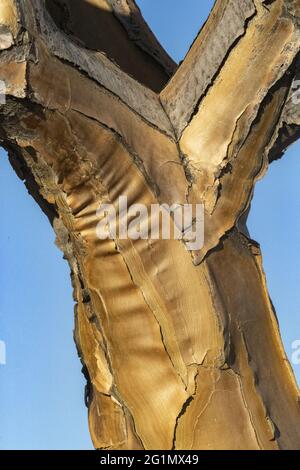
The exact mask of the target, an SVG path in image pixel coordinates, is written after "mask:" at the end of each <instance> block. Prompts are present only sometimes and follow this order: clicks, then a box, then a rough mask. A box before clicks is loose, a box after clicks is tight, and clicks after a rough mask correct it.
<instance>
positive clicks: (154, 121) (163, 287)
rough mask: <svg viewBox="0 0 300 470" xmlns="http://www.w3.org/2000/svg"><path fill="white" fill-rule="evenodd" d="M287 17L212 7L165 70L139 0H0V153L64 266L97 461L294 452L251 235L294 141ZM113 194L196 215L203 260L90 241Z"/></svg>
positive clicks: (179, 248) (295, 440)
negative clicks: (262, 182)
mask: <svg viewBox="0 0 300 470" xmlns="http://www.w3.org/2000/svg"><path fill="white" fill-rule="evenodd" d="M299 17H300V1H299V0H274V1H273V2H264V1H262V0H243V1H238V2H236V1H234V0H217V1H216V3H215V6H214V9H213V11H212V13H211V15H210V17H209V19H208V21H207V22H206V24H205V25H204V27H203V28H202V30H201V31H200V33H199V36H198V37H197V39H196V40H195V42H194V44H193V45H192V47H191V49H190V51H189V53H188V54H187V56H186V58H185V60H184V62H183V63H182V64H181V66H180V67H179V68H178V69H177V68H176V65H175V64H174V63H173V62H172V60H171V59H170V58H169V57H168V55H167V54H166V52H165V51H164V50H163V48H162V47H161V46H160V45H159V44H158V42H157V40H156V39H155V37H154V36H153V34H152V33H151V31H150V30H149V28H148V26H147V25H146V23H145V22H144V20H143V18H142V16H141V13H140V11H139V9H138V8H137V6H136V5H135V3H134V1H133V0H120V1H118V2H116V1H114V0H93V1H89V2H85V1H84V0H82V1H79V0H77V1H72V2H71V1H67V0H52V1H50V0H49V1H45V0H1V1H0V23H1V28H0V49H1V52H0V78H1V79H2V80H4V81H5V82H6V87H7V96H6V103H5V104H4V105H1V107H0V138H1V144H2V145H3V147H4V148H6V149H7V150H8V152H9V155H10V160H11V163H12V165H13V167H14V169H15V170H16V172H17V174H18V176H19V177H21V178H22V180H24V182H25V184H26V185H27V187H28V189H29V192H30V193H31V194H32V196H33V197H34V198H35V199H36V200H37V202H38V203H39V205H40V207H41V208H42V210H43V211H44V212H45V213H46V214H47V216H48V218H49V220H50V222H51V224H52V226H53V228H54V230H55V232H56V235H57V245H58V246H59V247H60V249H61V250H62V251H63V252H64V255H65V258H66V259H67V260H68V262H69V265H70V269H71V273H72V282H73V288H74V299H75V300H76V307H75V334H74V336H75V341H76V344H77V348H78V353H79V356H80V359H81V361H82V363H83V371H84V373H85V376H86V378H87V382H88V385H87V388H86V403H87V406H88V408H89V426H90V432H91V436H92V439H93V443H94V445H95V448H97V449H297V448H299V447H300V431H299V425H300V409H299V390H298V388H297V385H296V382H295V379H294V376H293V373H292V370H291V367H290V365H289V363H288V360H287V357H286V354H285V352H284V349H283V346H282V342H281V339H280V335H279V329H278V324H277V320H276V315H275V312H274V310H273V307H272V304H271V301H270V299H269V296H268V292H267V288H266V281H265V277H264V273H263V268H262V261H261V254H260V249H259V245H258V244H257V243H256V242H254V241H253V240H251V239H250V237H249V234H248V232H247V229H246V225H245V224H246V218H247V211H248V210H249V205H250V202H251V197H252V193H253V188H254V185H255V182H256V180H257V178H259V177H261V176H262V175H263V174H264V172H265V171H266V169H267V166H268V163H269V162H271V161H272V160H274V159H276V158H279V157H280V156H281V155H282V154H283V153H284V151H285V149H286V148H287V146H288V145H289V144H290V143H291V142H293V141H294V140H295V139H296V138H297V137H298V136H299V126H300V123H299V106H297V105H295V104H294V101H293V99H292V94H293V92H294V88H293V86H294V85H293V84H294V83H295V80H297V78H298V77H299V53H298V51H299V45H300V29H299ZM95 18H96V20H95ZM98 25H101V28H99V27H98ZM171 76H172V78H171V80H169V78H170V77H171ZM168 80H169V81H168ZM120 195H125V196H127V197H128V202H129V204H131V203H143V204H145V205H146V206H147V207H150V205H151V204H154V203H157V202H159V203H168V204H173V203H179V204H184V203H186V202H190V203H200V202H203V203H204V205H205V243H204V247H203V248H202V249H201V250H200V251H199V252H193V253H192V254H191V253H190V252H189V251H187V249H186V247H185V245H184V243H182V242H180V241H177V240H169V241H166V240H151V241H150V240H136V241H134V242H133V241H132V240H121V239H119V238H116V239H115V240H100V239H98V238H97V235H96V225H97V222H98V220H97V216H96V210H97V208H98V206H99V204H100V203H101V202H103V201H105V202H111V203H113V204H116V202H117V200H118V197H119V196H120Z"/></svg>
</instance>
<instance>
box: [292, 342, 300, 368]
mask: <svg viewBox="0 0 300 470" xmlns="http://www.w3.org/2000/svg"><path fill="white" fill-rule="evenodd" d="M292 349H293V353H292V357H291V361H292V364H294V365H295V366H299V365H300V339H295V341H293V342H292Z"/></svg>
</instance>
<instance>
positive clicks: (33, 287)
mask: <svg viewBox="0 0 300 470" xmlns="http://www.w3.org/2000/svg"><path fill="white" fill-rule="evenodd" d="M138 4H139V5H140V7H141V9H142V11H143V13H144V15H145V17H146V20H147V21H148V22H149V24H150V26H151V27H152V29H153V30H154V32H155V33H156V35H157V36H158V38H159V39H160V41H161V42H162V44H163V45H164V46H165V48H166V49H167V50H168V51H169V53H170V54H171V55H172V56H173V57H174V58H175V59H176V60H177V61H179V60H181V59H182V58H183V57H184V55H185V53H186V51H187V49H188V47H189V45H190V44H191V42H192V41H193V39H194V37H195V36H196V34H197V32H198V30H199V28H200V26H201V24H202V23H203V21H205V19H206V17H207V15H208V13H209V11H210V8H211V6H212V4H213V0H201V1H199V0H187V1H185V2H182V1H179V0H163V1H161V0H139V1H138ZM299 153H300V144H297V145H294V146H293V147H292V148H291V149H290V150H289V152H288V153H287V154H286V156H285V157H284V158H283V159H282V160H281V161H279V162H275V163H273V164H272V166H271V168H270V170H269V173H268V175H267V176H266V177H265V178H264V180H263V181H262V182H259V183H258V184H257V187H256V191H255V198H254V201H253V204H252V210H251V214H250V219H249V228H250V232H251V235H252V238H254V239H255V240H257V241H259V242H260V243H261V246H262V250H263V253H264V267H265V271H266V273H267V278H268V286H269V290H270V293H271V297H272V300H273V303H274V304H275V307H276V309H277V314H278V317H279V321H280V325H281V332H282V336H283V339H284V343H285V346H286V350H287V353H288V355H289V356H291V353H292V349H291V344H292V342H293V341H294V340H296V339H300V316H299V311H300V294H299V285H300V268H299V264H300V263H299V261H300V249H299V248H300V246H299V244H300V236H299V235H300V219H299V216H298V214H299V209H300V207H299V206H300V194H299V189H298V178H299V174H300V155H299ZM0 204H1V231H0V250H1V251H0V259H1V272H0V283H1V288H2V289H1V296H0V340H3V341H5V342H6V347H7V364H6V365H5V366H4V365H0V449H90V448H92V445H91V441H90V438H89V434H88V426H87V411H86V408H85V406H84V401H83V387H84V383H85V382H84V379H83V376H82V375H81V372H80V369H81V366H80V363H79V360H78V359H77V356H76V350H75V346H74V343H73V338H72V330H73V301H72V291H71V284H70V280H69V270H68V266H67V264H66V262H65V261H63V259H62V254H61V253H60V252H59V251H58V249H57V248H56V247H55V246H54V243H53V241H54V236H53V233H52V229H51V227H50V225H49V223H48V221H47V219H46V217H45V216H44V215H43V214H42V212H41V210H40V209H39V208H38V206H37V205H36V204H35V202H34V201H33V200H32V199H31V198H30V197H29V196H28V195H27V194H26V189H25V187H24V186H23V184H22V182H21V181H19V180H18V179H17V177H16V176H15V174H14V173H13V171H12V170H11V168H10V167H9V164H8V162H7V157H6V155H5V152H4V151H1V155H0ZM294 370H295V372H296V374H297V377H298V380H300V365H298V366H296V365H295V366H294Z"/></svg>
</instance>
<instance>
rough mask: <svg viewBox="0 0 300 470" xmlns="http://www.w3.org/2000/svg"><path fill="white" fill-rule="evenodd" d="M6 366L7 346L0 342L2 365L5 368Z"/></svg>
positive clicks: (0, 362)
mask: <svg viewBox="0 0 300 470" xmlns="http://www.w3.org/2000/svg"><path fill="white" fill-rule="evenodd" d="M5 364H6V344H5V342H4V341H1V340H0V365H1V366H4V365H5Z"/></svg>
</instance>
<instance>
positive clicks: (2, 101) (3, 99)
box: [0, 80, 7, 105]
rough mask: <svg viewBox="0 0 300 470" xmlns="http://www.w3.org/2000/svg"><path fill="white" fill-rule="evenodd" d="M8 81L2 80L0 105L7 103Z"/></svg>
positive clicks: (0, 83) (0, 82) (0, 81)
mask: <svg viewBox="0 0 300 470" xmlns="http://www.w3.org/2000/svg"><path fill="white" fill-rule="evenodd" d="M6 92H7V89H6V83H5V81H4V80H0V105H2V104H5V103H6Z"/></svg>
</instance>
